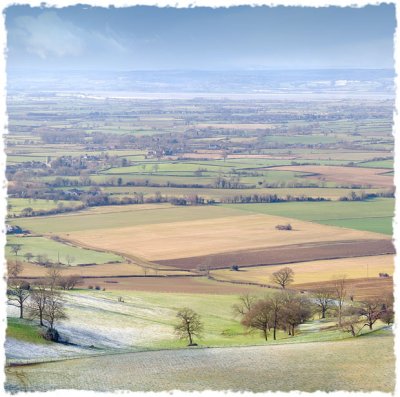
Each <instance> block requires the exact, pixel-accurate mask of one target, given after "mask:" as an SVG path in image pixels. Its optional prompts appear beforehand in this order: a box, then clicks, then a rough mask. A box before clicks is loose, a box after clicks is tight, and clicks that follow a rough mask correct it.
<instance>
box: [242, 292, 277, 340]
mask: <svg viewBox="0 0 400 397" xmlns="http://www.w3.org/2000/svg"><path fill="white" fill-rule="evenodd" d="M273 310H274V309H273V306H272V304H271V301H270V300H268V299H263V300H259V301H258V302H256V303H254V304H253V305H252V306H251V308H250V309H249V310H248V311H247V312H246V313H245V315H244V317H243V319H242V324H243V325H244V326H245V327H248V328H253V329H258V330H260V331H262V333H263V335H264V338H265V340H266V341H267V340H268V330H269V328H270V327H271V323H272V322H273V318H274V314H273Z"/></svg>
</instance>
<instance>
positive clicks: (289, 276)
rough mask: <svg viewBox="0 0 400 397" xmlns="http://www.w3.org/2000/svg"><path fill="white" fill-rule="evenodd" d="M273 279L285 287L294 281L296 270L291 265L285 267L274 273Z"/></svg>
mask: <svg viewBox="0 0 400 397" xmlns="http://www.w3.org/2000/svg"><path fill="white" fill-rule="evenodd" d="M271 281H272V282H273V283H275V284H279V285H280V286H281V287H282V288H283V289H285V287H286V286H287V285H288V284H290V283H292V282H293V281H294V271H293V270H292V269H291V268H290V267H284V268H282V269H279V270H278V271H276V272H274V273H272V275H271Z"/></svg>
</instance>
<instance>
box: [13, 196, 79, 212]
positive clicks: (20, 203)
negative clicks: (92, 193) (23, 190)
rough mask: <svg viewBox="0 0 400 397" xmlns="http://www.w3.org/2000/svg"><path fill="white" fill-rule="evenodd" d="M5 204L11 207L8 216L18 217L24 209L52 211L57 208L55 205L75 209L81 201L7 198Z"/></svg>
mask: <svg viewBox="0 0 400 397" xmlns="http://www.w3.org/2000/svg"><path fill="white" fill-rule="evenodd" d="M7 204H10V205H11V209H10V210H9V214H10V215H12V214H15V215H20V214H21V211H22V210H23V209H25V208H29V207H30V208H32V209H33V210H34V211H38V210H47V211H48V210H52V209H55V208H57V205H59V204H62V205H63V206H64V207H76V206H78V205H81V204H82V202H81V201H66V200H57V201H53V200H41V199H23V198H9V199H8V200H7Z"/></svg>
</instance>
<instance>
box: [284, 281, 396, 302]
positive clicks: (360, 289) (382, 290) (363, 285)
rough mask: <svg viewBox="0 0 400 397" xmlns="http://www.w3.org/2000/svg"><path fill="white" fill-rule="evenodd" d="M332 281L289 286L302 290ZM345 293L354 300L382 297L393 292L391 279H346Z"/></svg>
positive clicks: (331, 282)
mask: <svg viewBox="0 0 400 397" xmlns="http://www.w3.org/2000/svg"><path fill="white" fill-rule="evenodd" d="M332 286H333V281H323V282H317V283H306V284H297V285H293V286H291V287H290V288H291V289H296V290H302V291H311V290H313V289H316V288H319V287H332ZM346 290H347V294H348V295H349V296H350V295H352V296H353V299H354V300H356V301H362V300H363V299H368V298H375V297H382V296H385V295H387V294H392V293H393V279H392V278H391V277H390V278H378V277H371V278H360V279H349V280H347V286H346Z"/></svg>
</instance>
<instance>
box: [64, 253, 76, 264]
mask: <svg viewBox="0 0 400 397" xmlns="http://www.w3.org/2000/svg"><path fill="white" fill-rule="evenodd" d="M65 260H66V261H67V264H68V266H71V264H72V263H73V262H74V261H75V257H74V256H72V255H69V254H67V255H65Z"/></svg>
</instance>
